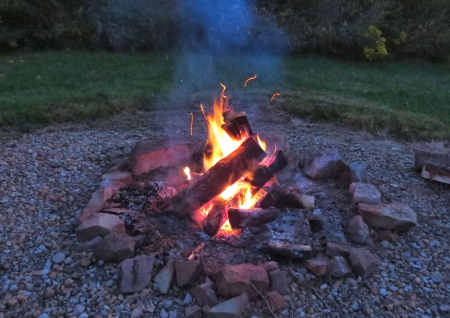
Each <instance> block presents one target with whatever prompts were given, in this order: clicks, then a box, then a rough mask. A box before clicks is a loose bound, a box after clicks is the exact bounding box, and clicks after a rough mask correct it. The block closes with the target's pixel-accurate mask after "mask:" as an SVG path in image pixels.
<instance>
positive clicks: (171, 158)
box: [129, 138, 194, 175]
mask: <svg viewBox="0 0 450 318" xmlns="http://www.w3.org/2000/svg"><path fill="white" fill-rule="evenodd" d="M193 153H194V146H193V144H192V143H188V142H186V140H185V139H184V138H182V139H180V138H167V139H163V140H147V141H140V142H138V143H137V144H136V146H135V147H134V148H133V150H132V151H131V154H130V160H129V163H130V167H131V171H132V173H133V174H135V175H140V174H143V173H147V172H150V171H153V170H156V169H158V168H160V167H171V166H186V165H188V163H189V162H190V159H191V157H192V155H193Z"/></svg>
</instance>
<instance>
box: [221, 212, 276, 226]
mask: <svg viewBox="0 0 450 318" xmlns="http://www.w3.org/2000/svg"><path fill="white" fill-rule="evenodd" d="M281 213H282V210H279V209H261V208H259V209H229V210H228V220H229V221H230V225H231V227H232V228H233V229H244V228H246V227H247V226H259V225H263V224H266V223H269V222H272V221H273V220H275V219H276V218H277V217H278V216H279V215H280V214H281Z"/></svg>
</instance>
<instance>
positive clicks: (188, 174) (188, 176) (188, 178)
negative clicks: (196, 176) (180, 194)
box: [183, 167, 192, 181]
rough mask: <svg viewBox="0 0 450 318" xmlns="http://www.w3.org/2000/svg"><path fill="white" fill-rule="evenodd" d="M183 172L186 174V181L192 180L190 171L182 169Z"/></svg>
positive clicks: (185, 168)
mask: <svg viewBox="0 0 450 318" xmlns="http://www.w3.org/2000/svg"><path fill="white" fill-rule="evenodd" d="M183 171H184V173H185V174H186V177H187V180H189V181H191V179H192V177H191V169H189V167H184V168H183Z"/></svg>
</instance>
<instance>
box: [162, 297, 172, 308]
mask: <svg viewBox="0 0 450 318" xmlns="http://www.w3.org/2000/svg"><path fill="white" fill-rule="evenodd" d="M172 304H173V300H172V299H164V301H163V302H162V306H163V307H164V308H166V309H169V308H170V307H172Z"/></svg>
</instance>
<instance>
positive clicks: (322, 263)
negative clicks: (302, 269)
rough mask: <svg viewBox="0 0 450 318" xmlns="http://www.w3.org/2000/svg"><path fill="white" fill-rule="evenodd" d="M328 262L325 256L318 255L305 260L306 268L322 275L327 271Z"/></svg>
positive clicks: (317, 274)
mask: <svg viewBox="0 0 450 318" xmlns="http://www.w3.org/2000/svg"><path fill="white" fill-rule="evenodd" d="M329 264H330V262H329V261H328V258H326V257H325V256H318V257H316V258H315V259H313V260H308V261H306V268H307V269H308V270H309V271H310V272H311V273H313V274H314V275H316V276H323V275H325V274H326V273H327V271H328V266H329Z"/></svg>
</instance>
